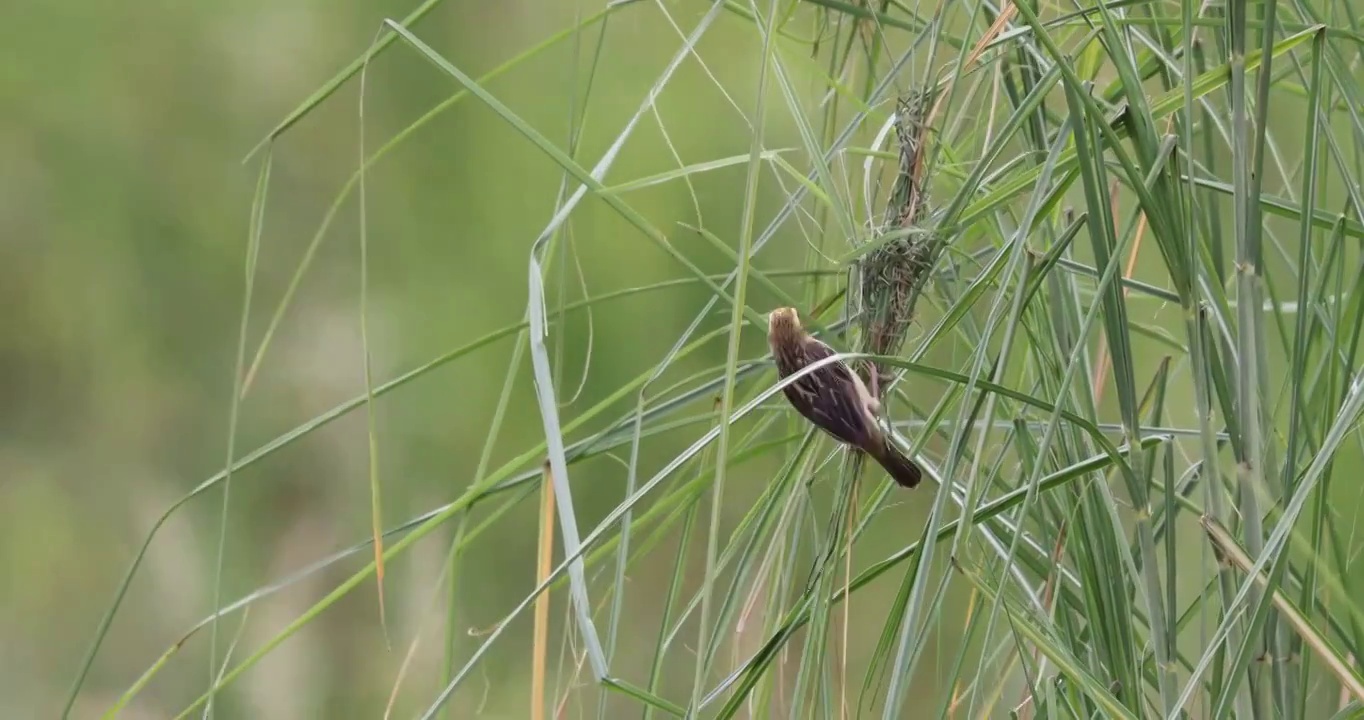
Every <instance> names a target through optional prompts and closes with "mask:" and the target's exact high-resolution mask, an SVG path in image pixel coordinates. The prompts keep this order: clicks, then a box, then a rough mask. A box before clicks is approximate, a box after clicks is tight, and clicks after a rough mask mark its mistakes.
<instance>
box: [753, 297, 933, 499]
mask: <svg viewBox="0 0 1364 720" xmlns="http://www.w3.org/2000/svg"><path fill="white" fill-rule="evenodd" d="M767 341H768V344H769V345H770V346H771V348H772V358H773V360H775V361H776V364H777V374H778V375H780V376H781V377H782V378H783V379H785V378H787V377H790V376H791V375H794V374H796V373H797V372H800V370H801V369H803V368H805V367H807V366H809V365H811V364H813V363H816V362H818V361H820V360H823V359H825V358H828V357H830V356H832V355H834V351H833V348H830V347H829V346H828V345H825V344H824V343H822V342H820V341H819V340H817V339H815V338H814V337H811V336H810V334H809V333H807V332H805V329H804V328H802V327H801V325H800V317H799V316H797V315H796V310H795V308H789V307H785V308H777V309H776V310H773V311H772V313H771V314H770V315H768V319H767ZM782 392H784V393H785V394H786V399H787V400H788V401H789V402H790V403H791V406H792V407H794V408H795V409H796V412H799V413H800V414H801V415H802V416H804V417H805V419H807V420H809V421H810V422H812V423H814V424H815V425H816V426H818V427H819V428H820V429H821V430H823V431H825V432H827V433H828V434H830V435H832V436H833V437H834V438H836V439H838V440H839V441H841V442H843V443H845V444H847V445H851V446H853V447H856V448H859V449H861V450H863V451H864V452H866V453H867V454H868V455H870V456H871V457H872V458H873V459H875V460H876V461H877V462H878V463H880V464H881V466H882V467H884V468H885V469H886V472H888V473H890V476H891V477H892V478H894V479H895V482H897V483H899V484H901V485H903V486H905V487H914V486H915V485H918V484H919V480H920V479H922V476H923V473H922V471H921V470H920V469H919V466H918V465H916V464H915V463H914V461H913V460H911V459H909V457H907V456H906V455H905V454H904V453H903V452H901V451H900V449H899V448H898V447H896V446H895V444H894V443H893V442H892V441H891V440H890V438H889V437H888V436H887V435H886V434H885V433H884V432H882V431H881V427H880V425H879V424H878V423H877V419H876V418H877V415H878V414H879V413H880V403H879V402H878V401H877V400H876V398H875V397H873V396H872V394H871V393H870V392H868V391H867V388H866V385H864V384H863V382H862V378H860V377H858V376H857V374H856V373H854V372H853V371H852V370H851V369H850V368H849V367H848V366H847V365H846V364H845V363H844V362H843V361H842V360H834V361H833V362H826V363H824V364H823V365H821V366H820V367H819V368H816V369H815V370H814V371H812V372H809V373H807V374H805V375H802V376H801V377H799V378H797V379H796V380H795V381H794V382H792V383H790V384H788V385H787V386H786V387H784V388H782Z"/></svg>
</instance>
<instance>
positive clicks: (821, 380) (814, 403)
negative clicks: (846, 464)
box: [793, 337, 869, 446]
mask: <svg viewBox="0 0 1364 720" xmlns="http://www.w3.org/2000/svg"><path fill="white" fill-rule="evenodd" d="M802 350H803V352H804V354H805V358H804V360H805V362H804V363H802V367H803V366H806V365H810V364H813V363H816V362H819V361H821V360H823V359H824V358H827V357H830V356H832V355H834V351H833V348H831V347H829V346H828V345H825V344H824V343H822V342H820V341H818V340H816V339H814V338H812V337H807V338H806V339H805V342H804V344H803V347H802ZM794 386H795V387H796V389H797V392H798V393H800V394H801V395H802V396H804V397H803V399H804V400H805V403H803V404H806V407H805V408H800V409H802V410H803V411H804V414H805V415H806V416H807V417H809V418H810V420H811V421H812V422H814V423H815V424H816V425H819V426H820V427H821V428H823V429H824V430H825V431H827V432H828V433H829V434H830V435H833V436H834V437H836V438H838V439H839V440H842V441H843V442H845V443H849V444H852V445H857V446H861V445H864V444H865V443H866V441H867V435H868V432H869V427H868V418H867V416H866V411H865V409H864V408H863V406H862V403H861V400H860V398H859V397H858V393H857V386H856V378H855V376H854V375H853V373H852V370H851V369H849V368H848V366H847V365H846V364H844V363H843V361H841V360H839V361H835V362H832V363H828V364H826V365H823V366H821V367H819V368H818V369H816V370H815V371H814V372H812V373H810V374H808V375H806V376H804V377H802V378H800V379H799V380H797V381H796V382H795V383H794ZM793 400H794V399H793Z"/></svg>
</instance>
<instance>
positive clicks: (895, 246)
mask: <svg viewBox="0 0 1364 720" xmlns="http://www.w3.org/2000/svg"><path fill="white" fill-rule="evenodd" d="M934 97H935V94H934V91H933V90H932V89H928V90H924V91H920V92H915V93H911V94H909V95H907V96H905V97H904V98H901V100H900V102H899V104H898V106H897V107H896V118H895V136H896V139H897V140H898V142H899V145H900V165H899V168H898V171H897V172H896V174H895V183H894V186H893V187H892V190H891V193H890V198H889V199H888V202H887V203H886V211H885V213H884V220H883V222H882V225H881V227H879V228H877V229H876V231H875V232H874V233H873V236H872V239H871V240H869V241H868V242H869V243H870V244H873V245H874V246H875V247H873V248H872V249H871V250H870V251H868V252H867V253H866V254H865V255H863V256H862V258H861V259H860V260H859V261H858V263H857V267H856V268H855V269H854V276H855V281H856V285H857V292H856V293H850V294H849V299H850V300H851V301H854V302H856V303H858V307H856V308H852V310H854V311H855V312H856V315H857V317H858V318H859V324H860V326H861V330H862V348H863V350H864V351H865V352H869V353H874V354H876V355H896V354H898V353H899V352H900V347H901V346H902V345H903V344H904V341H905V335H907V334H908V332H909V326H910V323H911V322H912V321H913V319H914V306H915V304H916V303H917V302H918V299H919V294H920V293H921V292H922V290H923V287H924V286H925V285H926V284H927V280H928V273H929V270H930V269H931V268H932V266H933V259H934V256H935V255H936V252H937V248H938V246H939V243H938V242H936V237H935V235H934V234H933V233H932V231H931V230H928V229H925V228H920V227H918V223H919V221H920V220H921V219H922V218H924V217H926V216H927V212H925V211H926V209H927V198H926V195H927V193H925V192H924V191H923V188H924V186H925V182H924V181H925V178H924V173H923V169H924V163H923V158H922V156H921V155H920V152H919V151H920V149H921V148H922V147H923V143H924V139H925V136H926V134H927V126H926V124H925V119H926V115H927V113H928V112H929V109H930V108H931V107H932V103H933V100H934ZM861 370H862V371H863V375H864V376H866V377H867V379H868V380H869V381H870V382H871V383H872V387H873V388H874V392H876V394H877V395H883V394H884V393H885V388H886V386H887V385H888V383H889V380H890V378H891V376H892V373H889V372H886V371H884V370H883V369H881V368H876V367H875V366H874V365H873V364H872V363H864V364H863V367H862V368H861Z"/></svg>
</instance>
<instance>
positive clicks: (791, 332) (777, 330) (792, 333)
mask: <svg viewBox="0 0 1364 720" xmlns="http://www.w3.org/2000/svg"><path fill="white" fill-rule="evenodd" d="M767 334H768V336H769V337H774V338H791V339H795V338H798V337H800V334H801V327H800V316H799V315H797V314H796V309H795V308H793V307H779V308H777V309H776V310H773V311H772V312H770V313H768V314H767Z"/></svg>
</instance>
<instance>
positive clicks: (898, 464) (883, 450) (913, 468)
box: [870, 436, 923, 488]
mask: <svg viewBox="0 0 1364 720" xmlns="http://www.w3.org/2000/svg"><path fill="white" fill-rule="evenodd" d="M875 449H876V452H874V453H870V454H871V456H872V457H873V458H875V459H876V462H878V463H881V467H883V468H885V469H886V472H888V473H890V476H891V478H893V479H894V480H895V482H897V483H899V484H900V486H902V487H907V488H912V487H914V486H915V485H918V484H919V481H920V480H922V479H923V471H922V470H920V469H919V466H918V465H917V464H916V463H915V462H914V461H913V460H911V459H909V456H908V455H905V454H904V453H903V452H901V451H900V448H898V447H896V446H895V443H894V442H892V441H891V439H890V437H888V436H887V437H885V440H884V442H883V443H882V445H881V446H880V447H878V448H875Z"/></svg>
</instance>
